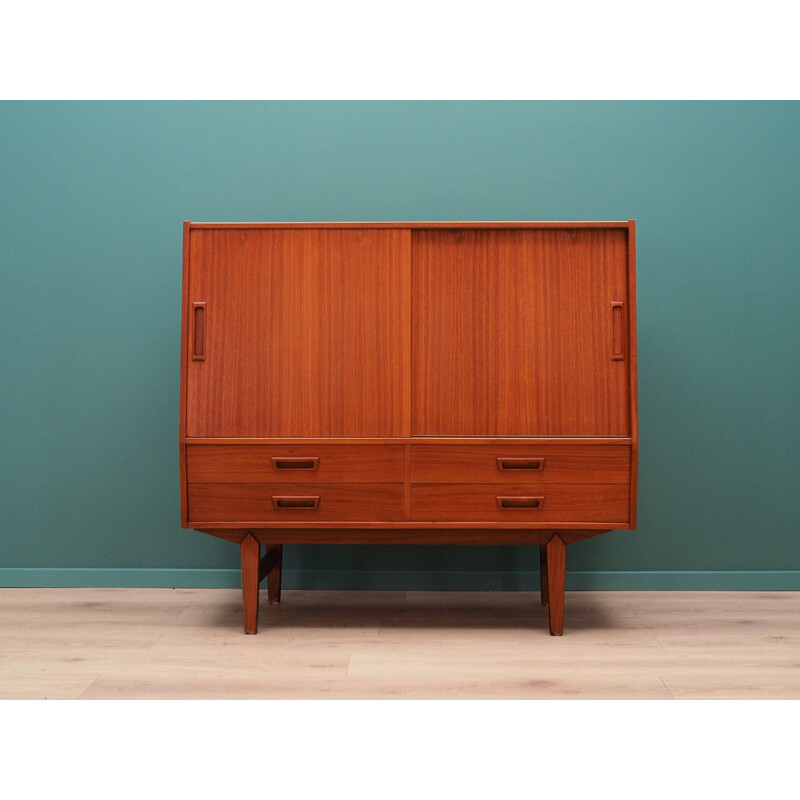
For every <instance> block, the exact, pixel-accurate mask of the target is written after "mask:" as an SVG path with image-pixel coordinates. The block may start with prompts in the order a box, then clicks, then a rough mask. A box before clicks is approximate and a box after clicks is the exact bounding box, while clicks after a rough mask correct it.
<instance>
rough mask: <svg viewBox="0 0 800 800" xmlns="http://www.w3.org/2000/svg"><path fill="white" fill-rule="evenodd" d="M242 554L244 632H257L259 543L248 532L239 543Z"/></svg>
mask: <svg viewBox="0 0 800 800" xmlns="http://www.w3.org/2000/svg"><path fill="white" fill-rule="evenodd" d="M239 548H240V550H241V555H242V604H243V605H244V632H245V633H258V584H259V581H260V576H259V566H260V565H259V561H260V555H261V545H260V544H259V542H258V539H256V537H255V536H253V534H252V533H249V532H248V534H247V535H246V536H245V537H244V539H242V542H241V544H240V545H239Z"/></svg>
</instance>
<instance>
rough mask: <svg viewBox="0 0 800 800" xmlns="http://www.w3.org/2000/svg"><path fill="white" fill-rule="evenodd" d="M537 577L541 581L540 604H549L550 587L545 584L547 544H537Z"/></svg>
mask: <svg viewBox="0 0 800 800" xmlns="http://www.w3.org/2000/svg"><path fill="white" fill-rule="evenodd" d="M539 577H540V578H541V582H542V605H543V606H548V605H550V588H549V586H548V584H547V546H546V545H543V544H540V545H539Z"/></svg>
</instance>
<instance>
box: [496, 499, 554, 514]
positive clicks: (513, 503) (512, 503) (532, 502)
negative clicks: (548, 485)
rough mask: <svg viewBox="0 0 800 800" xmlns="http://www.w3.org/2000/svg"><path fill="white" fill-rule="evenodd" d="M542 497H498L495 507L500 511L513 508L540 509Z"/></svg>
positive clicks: (542, 502) (542, 503)
mask: <svg viewBox="0 0 800 800" xmlns="http://www.w3.org/2000/svg"><path fill="white" fill-rule="evenodd" d="M543 505H544V497H498V498H497V507H498V508H499V509H501V510H502V511H505V510H507V509H515V508H527V509H531V508H534V509H535V508H541V507H542V506H543Z"/></svg>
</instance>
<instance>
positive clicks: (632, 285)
mask: <svg viewBox="0 0 800 800" xmlns="http://www.w3.org/2000/svg"><path fill="white" fill-rule="evenodd" d="M628 305H629V310H628V347H629V348H630V358H629V364H628V369H629V370H630V395H629V403H630V411H629V413H630V418H631V438H632V440H633V446H632V447H631V455H632V459H631V513H630V520H631V527H632V528H635V527H636V510H637V507H638V503H637V499H638V497H637V493H638V486H639V379H638V370H639V366H638V364H639V357H638V347H637V343H638V337H637V333H636V221H635V220H630V221H629V223H628Z"/></svg>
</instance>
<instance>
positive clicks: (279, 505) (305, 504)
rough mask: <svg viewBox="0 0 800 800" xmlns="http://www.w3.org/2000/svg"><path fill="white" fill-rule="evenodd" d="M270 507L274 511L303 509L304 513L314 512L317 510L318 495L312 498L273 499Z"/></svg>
mask: <svg viewBox="0 0 800 800" xmlns="http://www.w3.org/2000/svg"><path fill="white" fill-rule="evenodd" d="M272 506H273V508H274V509H275V510H276V511H282V510H284V509H293V508H294V509H303V510H304V511H309V510H310V511H316V510H317V509H318V508H319V495H316V496H312V497H288V496H284V497H274V496H273V498H272Z"/></svg>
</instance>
